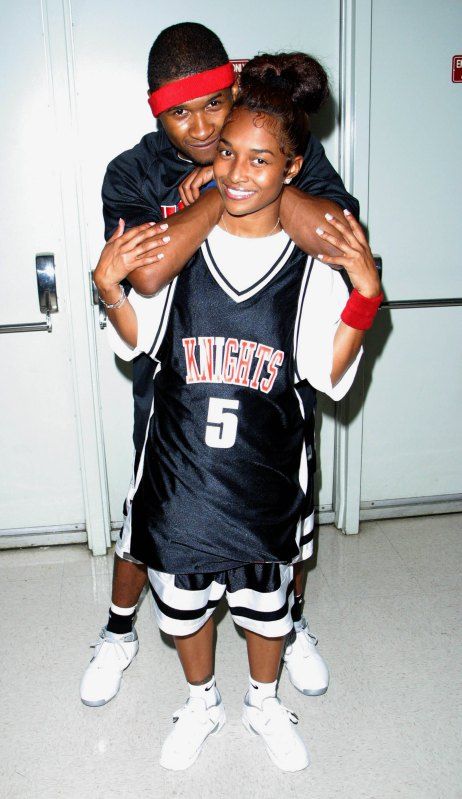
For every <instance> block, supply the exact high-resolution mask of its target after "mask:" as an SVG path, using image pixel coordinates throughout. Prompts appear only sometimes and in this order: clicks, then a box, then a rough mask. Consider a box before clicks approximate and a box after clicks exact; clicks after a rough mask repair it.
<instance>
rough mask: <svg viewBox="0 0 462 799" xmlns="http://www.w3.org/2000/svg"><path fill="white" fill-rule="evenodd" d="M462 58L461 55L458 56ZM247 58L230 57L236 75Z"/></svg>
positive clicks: (239, 72)
mask: <svg viewBox="0 0 462 799" xmlns="http://www.w3.org/2000/svg"><path fill="white" fill-rule="evenodd" d="M460 57H461V58H462V56H460ZM248 60H249V59H248V58H231V63H232V65H233V67H234V72H235V73H236V75H240V74H241V72H242V67H243V66H244V64H247V61H248Z"/></svg>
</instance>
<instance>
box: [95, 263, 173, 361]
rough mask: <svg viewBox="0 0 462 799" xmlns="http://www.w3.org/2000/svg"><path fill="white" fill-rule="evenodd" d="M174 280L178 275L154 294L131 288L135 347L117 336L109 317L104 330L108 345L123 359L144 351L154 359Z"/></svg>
mask: <svg viewBox="0 0 462 799" xmlns="http://www.w3.org/2000/svg"><path fill="white" fill-rule="evenodd" d="M177 280H178V277H176V278H175V279H174V280H173V281H172V282H171V283H169V285H168V286H165V288H163V289H162V290H161V291H159V293H158V294H155V295H154V296H153V297H143V296H142V295H141V294H138V292H136V291H135V290H134V289H132V290H131V291H130V294H129V299H130V304H131V306H132V308H133V309H134V311H135V313H136V318H137V322H138V341H137V345H136V347H130V345H129V344H127V343H126V341H124V340H123V338H121V336H119V333H118V332H117V330H116V329H115V327H114V325H113V324H112V323H111V321H110V319H108V324H107V328H106V331H107V336H108V340H109V346H110V347H111V349H112V350H113V351H114V352H115V354H116V355H118V356H119V358H121V359H122V360H123V361H132V360H133V359H134V358H136V357H137V356H138V355H140V354H141V353H142V352H145V353H147V354H148V355H149V356H150V357H151V358H152V359H153V360H155V358H156V355H157V353H158V351H159V347H160V345H161V344H162V340H163V338H164V336H165V331H166V329H167V324H168V319H169V316H170V308H171V306H172V302H173V297H174V294H175V286H176V281H177Z"/></svg>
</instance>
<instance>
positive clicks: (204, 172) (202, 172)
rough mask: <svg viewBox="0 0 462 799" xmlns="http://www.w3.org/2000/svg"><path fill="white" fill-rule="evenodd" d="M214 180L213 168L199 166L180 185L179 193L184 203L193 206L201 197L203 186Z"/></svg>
mask: <svg viewBox="0 0 462 799" xmlns="http://www.w3.org/2000/svg"><path fill="white" fill-rule="evenodd" d="M211 180H213V167H212V166H198V167H196V169H193V171H192V172H191V173H190V174H189V175H188V177H187V178H185V179H184V180H183V181H182V182H181V183H180V185H179V187H178V191H179V194H180V197H181V199H182V201H183V203H184V204H185V205H186V206H187V205H192V204H193V203H195V202H196V200H198V199H199V197H200V190H201V188H202V186H206V185H207V183H210V181H211Z"/></svg>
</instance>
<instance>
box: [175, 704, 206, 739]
mask: <svg viewBox="0 0 462 799" xmlns="http://www.w3.org/2000/svg"><path fill="white" fill-rule="evenodd" d="M173 723H174V724H175V731H176V735H181V736H182V737H183V736H184V737H188V736H189V734H190V732H191V730H192V729H197V727H198V726H199V727H202V726H204V725H206V724H208V725H210V724H211V719H210V716H209V714H208V712H207V708H206V706H205V703H204V702H202V701H201V700H200V699H194V698H190V699H188V701H187V702H186V704H185V705H183V706H182V707H180V708H179V709H178V710H176V711H175V712H174V714H173Z"/></svg>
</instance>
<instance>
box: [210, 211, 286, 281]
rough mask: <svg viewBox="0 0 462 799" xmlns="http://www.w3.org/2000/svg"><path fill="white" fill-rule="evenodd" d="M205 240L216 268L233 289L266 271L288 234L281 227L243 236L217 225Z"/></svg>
mask: <svg viewBox="0 0 462 799" xmlns="http://www.w3.org/2000/svg"><path fill="white" fill-rule="evenodd" d="M208 241H209V244H210V249H211V251H212V254H213V257H214V258H215V260H216V261H217V263H218V265H219V267H220V272H221V273H222V274H223V276H224V277H225V278H226V280H227V281H228V282H229V283H231V285H232V286H233V287H234V288H235V289H236V291H241V292H242V291H245V289H248V288H249V287H250V286H253V285H254V283H257V281H259V280H260V279H261V278H262V277H263V276H264V275H266V273H267V272H268V271H269V270H270V269H271V267H272V266H273V265H274V264H275V263H276V261H277V260H278V258H279V256H280V255H281V253H282V252H283V250H284V248H285V247H286V245H287V242H288V241H289V236H288V235H287V233H285V232H284V231H283V230H281V231H280V232H279V233H275V234H274V235H272V236H262V237H260V238H245V237H244V236H233V235H232V234H231V233H227V232H226V230H222V228H220V227H218V226H217V227H215V228H214V229H213V230H212V232H211V233H210V235H209V237H208Z"/></svg>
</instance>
